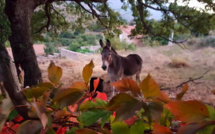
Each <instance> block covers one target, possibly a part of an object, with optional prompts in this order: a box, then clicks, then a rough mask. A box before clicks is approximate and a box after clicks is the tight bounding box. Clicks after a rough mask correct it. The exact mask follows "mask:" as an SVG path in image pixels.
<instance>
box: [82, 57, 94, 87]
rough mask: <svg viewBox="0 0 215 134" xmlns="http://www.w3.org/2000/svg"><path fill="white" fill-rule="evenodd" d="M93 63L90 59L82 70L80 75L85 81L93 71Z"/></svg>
mask: <svg viewBox="0 0 215 134" xmlns="http://www.w3.org/2000/svg"><path fill="white" fill-rule="evenodd" d="M93 68H94V63H93V61H92V60H91V61H90V63H89V64H87V65H86V66H85V67H84V68H83V71H82V76H83V79H84V81H85V83H88V82H89V81H90V78H91V75H92V73H93Z"/></svg>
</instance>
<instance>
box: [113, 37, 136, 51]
mask: <svg viewBox="0 0 215 134" xmlns="http://www.w3.org/2000/svg"><path fill="white" fill-rule="evenodd" d="M110 41H111V46H112V47H113V48H114V49H116V50H123V49H124V50H135V49H136V45H135V44H133V43H131V44H128V43H127V42H126V40H123V41H120V39H119V38H111V39H110Z"/></svg>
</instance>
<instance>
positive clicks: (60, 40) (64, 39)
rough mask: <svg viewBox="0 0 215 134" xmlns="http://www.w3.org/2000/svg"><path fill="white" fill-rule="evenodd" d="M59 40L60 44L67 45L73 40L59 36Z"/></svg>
mask: <svg viewBox="0 0 215 134" xmlns="http://www.w3.org/2000/svg"><path fill="white" fill-rule="evenodd" d="M59 42H60V43H61V44H62V46H69V45H70V44H71V43H72V42H73V40H72V39H68V38H59Z"/></svg>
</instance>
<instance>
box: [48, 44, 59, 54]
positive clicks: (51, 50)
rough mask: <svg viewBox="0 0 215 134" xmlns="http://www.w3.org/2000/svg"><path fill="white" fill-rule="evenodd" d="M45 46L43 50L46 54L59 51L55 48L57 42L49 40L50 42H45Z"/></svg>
mask: <svg viewBox="0 0 215 134" xmlns="http://www.w3.org/2000/svg"><path fill="white" fill-rule="evenodd" d="M45 46H46V47H45V48H44V52H45V53H46V55H50V54H51V55H53V54H54V53H59V50H58V49H57V46H60V45H58V43H54V42H50V43H46V44H45Z"/></svg>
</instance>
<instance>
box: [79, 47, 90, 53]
mask: <svg viewBox="0 0 215 134" xmlns="http://www.w3.org/2000/svg"><path fill="white" fill-rule="evenodd" d="M76 52H79V53H83V54H85V53H92V52H91V51H90V50H89V49H87V48H85V49H81V48H78V49H77V50H76Z"/></svg>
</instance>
